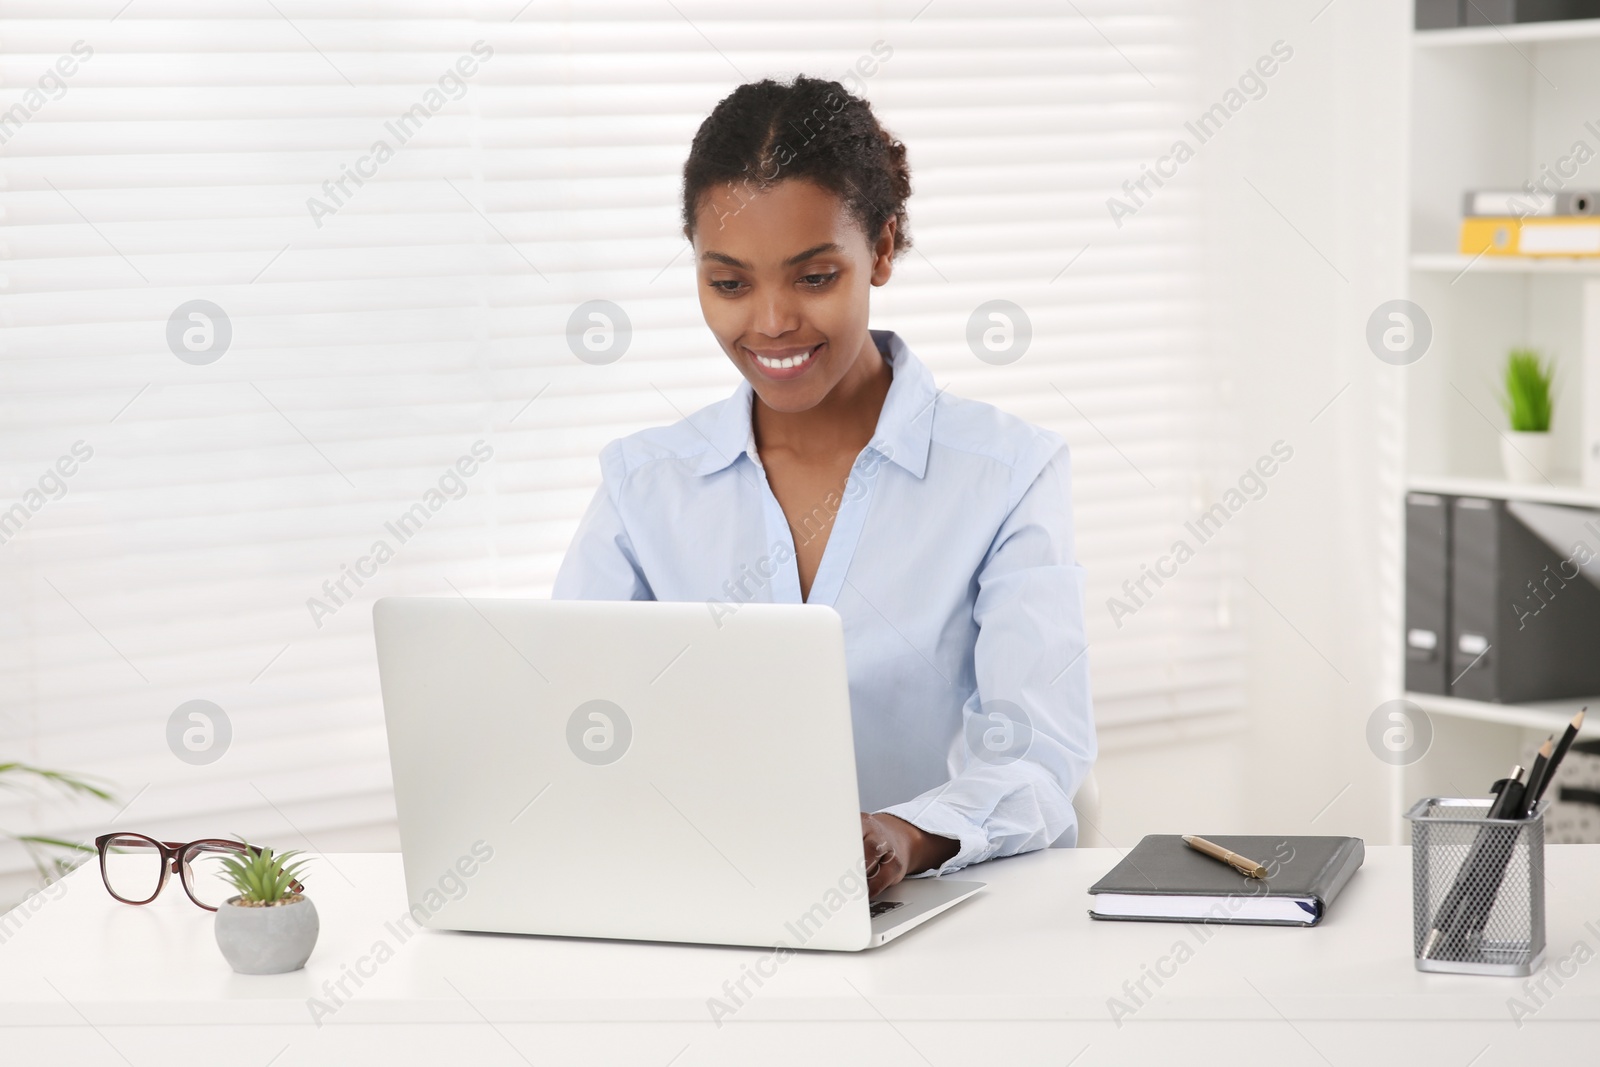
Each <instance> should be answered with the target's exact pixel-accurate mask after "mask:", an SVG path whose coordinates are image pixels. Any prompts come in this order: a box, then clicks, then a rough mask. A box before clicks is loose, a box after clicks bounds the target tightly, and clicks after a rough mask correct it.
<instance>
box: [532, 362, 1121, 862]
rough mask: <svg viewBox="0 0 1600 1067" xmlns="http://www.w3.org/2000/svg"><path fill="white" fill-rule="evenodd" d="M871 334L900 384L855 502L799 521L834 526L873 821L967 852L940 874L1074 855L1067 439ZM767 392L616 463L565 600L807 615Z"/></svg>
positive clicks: (850, 498)
mask: <svg viewBox="0 0 1600 1067" xmlns="http://www.w3.org/2000/svg"><path fill="white" fill-rule="evenodd" d="M872 336H873V340H874V341H875V342H876V343H877V346H878V349H879V351H880V352H884V353H885V358H886V359H887V360H888V361H889V363H890V366H891V368H892V370H893V375H894V377H893V381H892V382H891V383H890V386H889V392H888V395H887V396H886V397H885V399H884V403H883V410H882V412H881V413H880V415H879V417H878V425H877V429H876V431H875V432H874V433H873V435H872V440H871V442H870V443H869V444H868V445H867V447H866V448H864V449H862V451H861V454H860V455H859V456H858V457H857V458H856V462H855V465H854V467H853V468H852V469H851V471H850V475H849V478H848V480H847V482H846V485H845V491H844V493H843V495H842V496H840V495H838V494H830V496H829V498H828V499H827V500H826V501H823V502H820V503H819V506H818V508H817V509H816V510H815V511H813V512H812V513H811V515H810V516H805V517H800V518H799V519H798V520H797V522H796V526H797V527H799V529H800V531H801V537H802V539H803V538H804V537H808V536H815V535H816V534H818V533H819V532H821V530H822V529H823V528H824V527H825V526H826V523H827V518H828V516H829V514H830V513H833V529H832V532H831V533H830V534H829V535H828V537H827V543H826V547H825V548H824V551H823V555H822V561H821V563H820V564H819V566H818V568H817V573H816V578H815V580H814V581H813V583H812V586H811V590H810V597H809V600H808V602H809V603H813V604H827V605H830V606H832V607H833V609H834V610H835V611H837V612H838V613H839V615H840V617H841V619H842V620H843V622H844V638H845V653H846V660H847V666H848V671H849V677H850V706H851V711H852V715H853V719H854V730H855V754H856V777H857V782H858V785H859V787H860V793H861V797H860V801H861V810H862V811H867V812H878V811H882V812H888V813H889V814H891V815H896V816H899V817H900V818H902V819H904V820H906V821H907V822H909V823H911V824H913V825H915V826H918V827H920V828H921V829H923V830H925V831H927V832H929V833H932V834H938V835H941V836H944V837H949V838H954V839H958V840H959V841H960V842H961V846H960V849H959V850H958V851H957V852H956V854H955V856H954V857H953V858H951V860H950V861H949V862H948V863H946V864H945V865H944V866H943V867H941V868H940V869H939V872H938V873H946V872H949V871H953V870H956V869H958V868H960V867H964V866H966V865H967V864H970V863H976V862H978V861H980V860H986V859H991V858H993V857H996V856H1009V855H1012V854H1014V853H1018V852H1026V851H1028V850H1030V849H1036V848H1043V847H1045V846H1046V845H1050V844H1052V843H1055V844H1059V845H1072V844H1074V843H1076V841H1077V833H1078V828H1077V820H1076V817H1075V816H1074V814H1073V810H1072V796H1073V794H1074V793H1076V792H1077V789H1078V786H1079V785H1080V784H1081V783H1082V782H1083V779H1084V777H1085V776H1086V775H1087V774H1088V772H1089V768H1090V766H1091V765H1092V764H1093V762H1094V757H1095V736H1094V724H1093V719H1092V716H1091V713H1090V706H1089V670H1088V661H1087V657H1086V656H1085V655H1084V653H1085V651H1086V649H1087V643H1086V641H1087V639H1086V637H1085V634H1084V626H1083V589H1084V571H1083V568H1082V567H1081V566H1079V565H1078V563H1077V561H1076V560H1075V558H1074V556H1073V538H1072V505H1071V493H1070V485H1071V481H1070V474H1069V461H1068V455H1067V447H1066V443H1065V442H1064V441H1063V440H1062V438H1061V437H1060V436H1059V435H1057V434H1054V433H1051V432H1050V431H1048V430H1043V429H1040V428H1039V427H1036V426H1033V425H1030V424H1029V423H1026V422H1023V421H1022V420H1020V419H1018V418H1015V417H1013V416H1011V415H1007V414H1005V413H1004V412H1002V411H1000V410H999V409H997V408H995V407H992V406H990V405H988V404H983V403H979V402H977V401H974V400H963V399H960V398H957V397H953V396H950V395H948V394H946V393H944V392H943V391H942V390H938V389H936V388H935V387H934V384H933V377H932V375H930V374H929V373H928V369H927V367H925V366H924V365H923V364H922V361H921V360H919V359H917V357H916V356H915V355H913V354H912V353H911V350H910V349H909V348H907V347H906V344H905V342H904V341H902V340H901V339H900V338H899V336H897V335H896V334H894V333H892V332H890V331H887V330H873V331H872ZM752 396H753V390H752V389H751V387H750V383H749V382H741V383H740V384H739V388H738V389H737V390H736V391H735V392H734V394H733V395H732V396H731V397H729V398H728V399H726V400H722V401H719V402H717V403H715V404H712V405H710V406H709V407H705V408H702V409H701V410H699V411H697V412H695V413H694V414H693V415H691V416H689V417H688V418H687V419H684V420H681V421H679V422H677V423H674V424H673V425H671V426H663V427H657V428H653V429H648V430H642V431H640V432H639V433H636V434H632V435H631V436H628V437H624V438H621V439H620V440H617V441H613V442H611V443H610V444H609V445H607V446H606V447H605V448H604V449H603V450H602V451H601V453H600V467H601V474H602V482H601V485H600V488H599V490H598V491H597V492H596V493H595V496H594V501H593V502H592V503H591V504H590V506H589V510H588V511H587V512H586V513H585V515H584V516H583V519H582V521H581V522H580V523H579V525H578V531H577V533H576V535H575V536H574V537H573V540H572V546H571V547H570V548H569V549H568V551H567V555H566V559H565V560H563V562H562V564H561V569H560V572H559V573H558V574H557V575H556V581H555V588H554V592H553V595H554V596H555V597H556V598H558V599H591V600H652V599H653V600H676V601H703V602H708V603H709V604H710V607H711V610H712V611H713V612H716V611H719V610H728V611H732V610H735V609H736V608H737V606H738V605H739V604H740V603H751V602H760V603H788V604H798V603H800V602H801V596H800V578H799V572H798V570H797V569H796V566H795V560H794V551H795V549H794V546H795V540H794V537H793V536H792V535H791V532H790V527H789V524H788V522H787V521H786V520H785V518H784V514H783V509H782V508H781V507H780V506H779V504H778V500H777V498H776V497H775V496H774V495H773V493H772V490H771V488H769V486H768V484H767V478H766V472H765V470H764V469H763V468H762V466H761V461H760V457H759V456H758V455H757V452H756V446H755V437H754V434H753V432H752V425H751V416H750V412H751V398H752Z"/></svg>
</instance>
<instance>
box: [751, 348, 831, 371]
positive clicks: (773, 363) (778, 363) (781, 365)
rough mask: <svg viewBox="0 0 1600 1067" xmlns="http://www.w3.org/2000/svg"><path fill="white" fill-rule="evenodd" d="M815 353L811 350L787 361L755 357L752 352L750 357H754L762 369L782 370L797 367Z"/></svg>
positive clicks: (760, 356)
mask: <svg viewBox="0 0 1600 1067" xmlns="http://www.w3.org/2000/svg"><path fill="white" fill-rule="evenodd" d="M815 351H816V349H814V348H813V349H812V350H811V352H806V353H803V354H801V355H798V356H790V357H789V358H788V359H768V358H767V357H766V356H762V355H756V353H754V352H752V353H751V355H754V356H755V357H756V362H757V363H759V364H761V365H762V366H763V367H766V368H768V369H770V370H784V369H785V368H788V367H798V366H799V365H800V364H802V363H804V362H805V361H806V360H808V359H810V358H811V355H812V353H813V352H815Z"/></svg>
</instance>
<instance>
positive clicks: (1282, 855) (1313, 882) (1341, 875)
mask: <svg viewBox="0 0 1600 1067" xmlns="http://www.w3.org/2000/svg"><path fill="white" fill-rule="evenodd" d="M1201 836H1202V837H1204V838H1206V840H1208V841H1213V842H1215V843H1216V844H1219V845H1221V846H1222V847H1223V848H1227V849H1232V850H1233V851H1234V852H1237V853H1238V854H1239V855H1241V856H1245V857H1247V858H1249V859H1252V860H1255V861H1256V862H1257V863H1259V864H1262V865H1263V866H1265V867H1266V868H1267V877H1266V878H1246V877H1245V876H1244V875H1242V874H1240V873H1239V872H1238V871H1236V870H1234V869H1233V868H1232V867H1230V866H1228V865H1227V864H1226V863H1223V862H1221V861H1220V860H1214V859H1212V858H1211V857H1210V856H1207V855H1205V854H1204V853H1201V852H1196V851H1195V850H1194V849H1192V848H1190V847H1189V846H1188V845H1186V844H1184V843H1183V838H1182V837H1180V836H1179V835H1177V834H1150V835H1149V836H1147V837H1146V838H1145V839H1144V840H1143V841H1140V842H1139V843H1138V845H1136V846H1134V849H1133V851H1132V852H1130V853H1128V854H1127V855H1126V856H1125V857H1123V860H1122V862H1121V863H1119V864H1117V865H1116V866H1115V867H1113V868H1112V869H1111V872H1110V873H1109V874H1107V875H1106V876H1105V877H1104V878H1102V879H1100V880H1099V881H1098V882H1096V883H1095V884H1094V885H1092V886H1090V887H1089V892H1090V894H1091V895H1092V896H1093V898H1094V900H1093V903H1092V904H1091V905H1090V907H1089V914H1090V915H1091V916H1092V917H1093V918H1096V919H1132V920H1142V921H1146V922H1206V923H1250V924H1253V925H1266V926H1315V925H1317V923H1319V922H1321V921H1322V917H1323V915H1324V914H1326V913H1327V910H1328V905H1330V904H1332V903H1333V898H1334V897H1336V896H1338V895H1339V890H1341V889H1343V888H1344V885H1345V883H1346V882H1348V881H1349V880H1350V876H1351V875H1352V874H1355V872H1356V868H1357V867H1360V866H1361V861H1362V859H1363V858H1365V856H1366V849H1365V846H1363V844H1362V842H1361V839H1360V838H1359V837H1240V836H1222V837H1213V836H1212V835H1210V834H1202V835H1201Z"/></svg>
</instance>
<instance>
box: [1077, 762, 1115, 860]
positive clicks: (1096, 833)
mask: <svg viewBox="0 0 1600 1067" xmlns="http://www.w3.org/2000/svg"><path fill="white" fill-rule="evenodd" d="M1072 810H1073V811H1075V812H1077V813H1078V847H1079V848H1105V847H1106V846H1107V845H1109V844H1111V842H1109V841H1107V840H1106V839H1105V837H1104V836H1103V835H1102V834H1101V833H1100V783H1099V782H1097V781H1096V780H1095V777H1094V768H1093V767H1091V768H1089V773H1088V774H1086V775H1084V778H1083V784H1082V785H1080V786H1079V787H1078V792H1077V794H1076V795H1075V796H1073V798H1072Z"/></svg>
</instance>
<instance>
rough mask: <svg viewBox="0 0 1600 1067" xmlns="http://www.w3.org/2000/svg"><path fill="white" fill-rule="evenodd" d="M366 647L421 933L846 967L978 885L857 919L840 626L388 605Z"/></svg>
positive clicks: (423, 601) (950, 886)
mask: <svg viewBox="0 0 1600 1067" xmlns="http://www.w3.org/2000/svg"><path fill="white" fill-rule="evenodd" d="M719 616H720V617H719ZM373 626H374V630H375V632H376V637H377V647H378V668H379V675H380V677H381V680H382V685H383V707H384V719H385V721H386V723H387V725H388V734H389V756H390V760H391V763H392V765H393V769H394V789H395V804H396V807H397V809H398V813H399V823H400V845H401V851H402V853H403V856H404V864H405V877H406V890H407V899H408V900H410V901H411V902H412V903H413V905H414V906H413V908H412V912H413V915H414V916H416V917H417V921H419V922H422V923H424V924H425V925H428V926H432V927H435V928H438V929H446V930H482V931H493V932H499V933H526V934H557V935H568V936H580V937H606V938H631V939H639V940H650V941H681V942H698V943H706V944H727V945H752V946H764V947H767V946H779V945H784V946H787V947H789V948H792V949H799V948H805V949H843V950H858V949H864V948H871V947H873V946H876V945H881V944H883V943H884V942H885V941H888V940H890V939H892V938H894V937H897V936H899V935H900V934H902V933H904V932H906V931H907V930H909V929H911V928H912V927H914V926H917V925H919V924H921V923H923V922H926V921H927V920H928V919H930V918H932V917H933V916H935V915H937V914H939V913H940V912H942V911H944V910H945V909H947V908H950V907H951V906H953V905H955V904H956V903H958V902H960V901H962V900H965V899H966V898H967V897H969V896H971V895H972V894H973V893H975V892H977V891H978V890H979V889H981V888H982V887H983V883H981V882H971V881H954V880H948V879H943V878H912V879H907V880H905V881H903V882H901V883H900V884H899V885H896V886H893V887H892V888H890V889H889V890H887V891H885V892H884V893H882V894H880V895H879V896H878V897H876V898H874V899H873V900H871V901H870V902H869V901H868V899H867V895H866V879H865V877H864V874H865V872H864V870H863V866H864V863H863V854H862V846H861V820H860V808H859V801H858V798H857V791H856V767H855V748H854V742H853V738H852V734H851V721H850V694H849V688H848V682H847V679H846V675H845V654H844V632H843V628H842V626H841V623H840V620H839V616H838V614H837V613H836V612H835V611H834V610H833V609H832V608H829V607H826V606H822V605H803V604H746V605H742V606H739V607H738V608H737V610H736V611H734V612H733V613H731V614H728V613H725V612H724V613H719V615H713V613H712V612H711V611H710V610H709V609H708V608H707V606H706V605H705V604H699V603H656V602H626V601H621V602H619V601H549V600H505V599H472V600H468V599H466V598H463V597H450V598H422V597H385V598H383V599H380V600H379V601H377V603H376V604H374V605H373Z"/></svg>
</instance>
